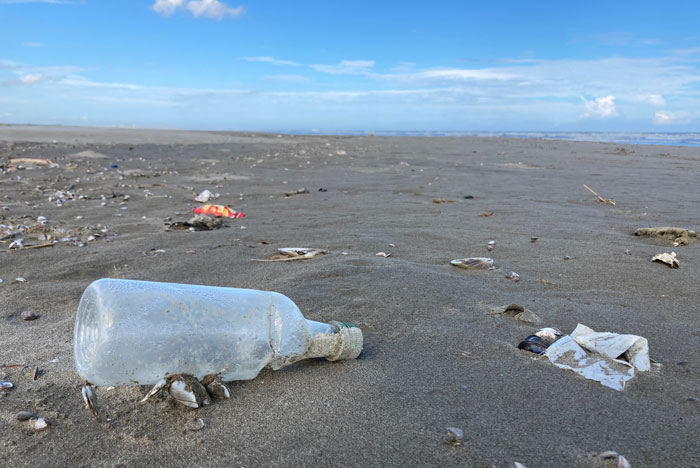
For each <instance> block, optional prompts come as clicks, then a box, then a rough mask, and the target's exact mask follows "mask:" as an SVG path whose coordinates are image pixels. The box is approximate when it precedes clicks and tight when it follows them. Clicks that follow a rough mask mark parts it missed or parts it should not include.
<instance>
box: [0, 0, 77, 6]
mask: <svg viewBox="0 0 700 468" xmlns="http://www.w3.org/2000/svg"><path fill="white" fill-rule="evenodd" d="M2 3H10V4H11V3H53V4H54V5H71V4H75V3H78V2H77V1H74V0H2ZM83 3H85V2H84V1H83Z"/></svg>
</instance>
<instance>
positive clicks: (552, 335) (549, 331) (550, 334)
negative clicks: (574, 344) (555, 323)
mask: <svg viewBox="0 0 700 468" xmlns="http://www.w3.org/2000/svg"><path fill="white" fill-rule="evenodd" d="M535 335H536V336H539V337H540V338H549V339H550V340H556V339H557V337H558V336H561V335H562V333H561V330H559V329H558V328H556V327H548V328H541V329H540V331H538V332H537V333H535ZM603 453H606V452H603ZM601 455H602V454H601Z"/></svg>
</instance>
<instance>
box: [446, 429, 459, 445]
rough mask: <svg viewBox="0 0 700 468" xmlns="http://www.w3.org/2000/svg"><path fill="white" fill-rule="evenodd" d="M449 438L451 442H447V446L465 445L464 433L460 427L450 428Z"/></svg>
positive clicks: (448, 430)
mask: <svg viewBox="0 0 700 468" xmlns="http://www.w3.org/2000/svg"><path fill="white" fill-rule="evenodd" d="M447 436H448V437H449V440H446V441H445V445H453V446H456V445H463V441H464V432H463V431H462V429H460V428H458V427H448V428H447Z"/></svg>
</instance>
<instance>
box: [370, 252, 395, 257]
mask: <svg viewBox="0 0 700 468" xmlns="http://www.w3.org/2000/svg"><path fill="white" fill-rule="evenodd" d="M374 255H375V256H377V257H384V258H386V257H391V254H390V253H386V252H377V253H376V254H374Z"/></svg>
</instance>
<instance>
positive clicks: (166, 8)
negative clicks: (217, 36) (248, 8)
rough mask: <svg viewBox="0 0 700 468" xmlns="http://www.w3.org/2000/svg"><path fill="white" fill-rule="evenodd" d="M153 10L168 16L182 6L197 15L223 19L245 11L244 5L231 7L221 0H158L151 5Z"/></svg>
mask: <svg viewBox="0 0 700 468" xmlns="http://www.w3.org/2000/svg"><path fill="white" fill-rule="evenodd" d="M151 8H152V9H153V11H155V12H156V13H158V14H159V15H161V16H165V17H168V16H170V15H172V14H173V13H175V12H176V11H177V10H179V9H181V8H185V9H187V10H189V11H190V13H192V14H193V15H194V16H195V17H199V16H202V17H205V18H212V19H218V20H222V19H224V18H226V17H227V16H230V17H232V18H235V17H237V16H240V15H242V14H243V12H244V11H245V8H244V7H243V5H239V6H237V7H230V6H228V5H226V4H225V3H223V2H220V1H219V0H189V1H185V0H156V1H155V3H153V5H152V6H151Z"/></svg>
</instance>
